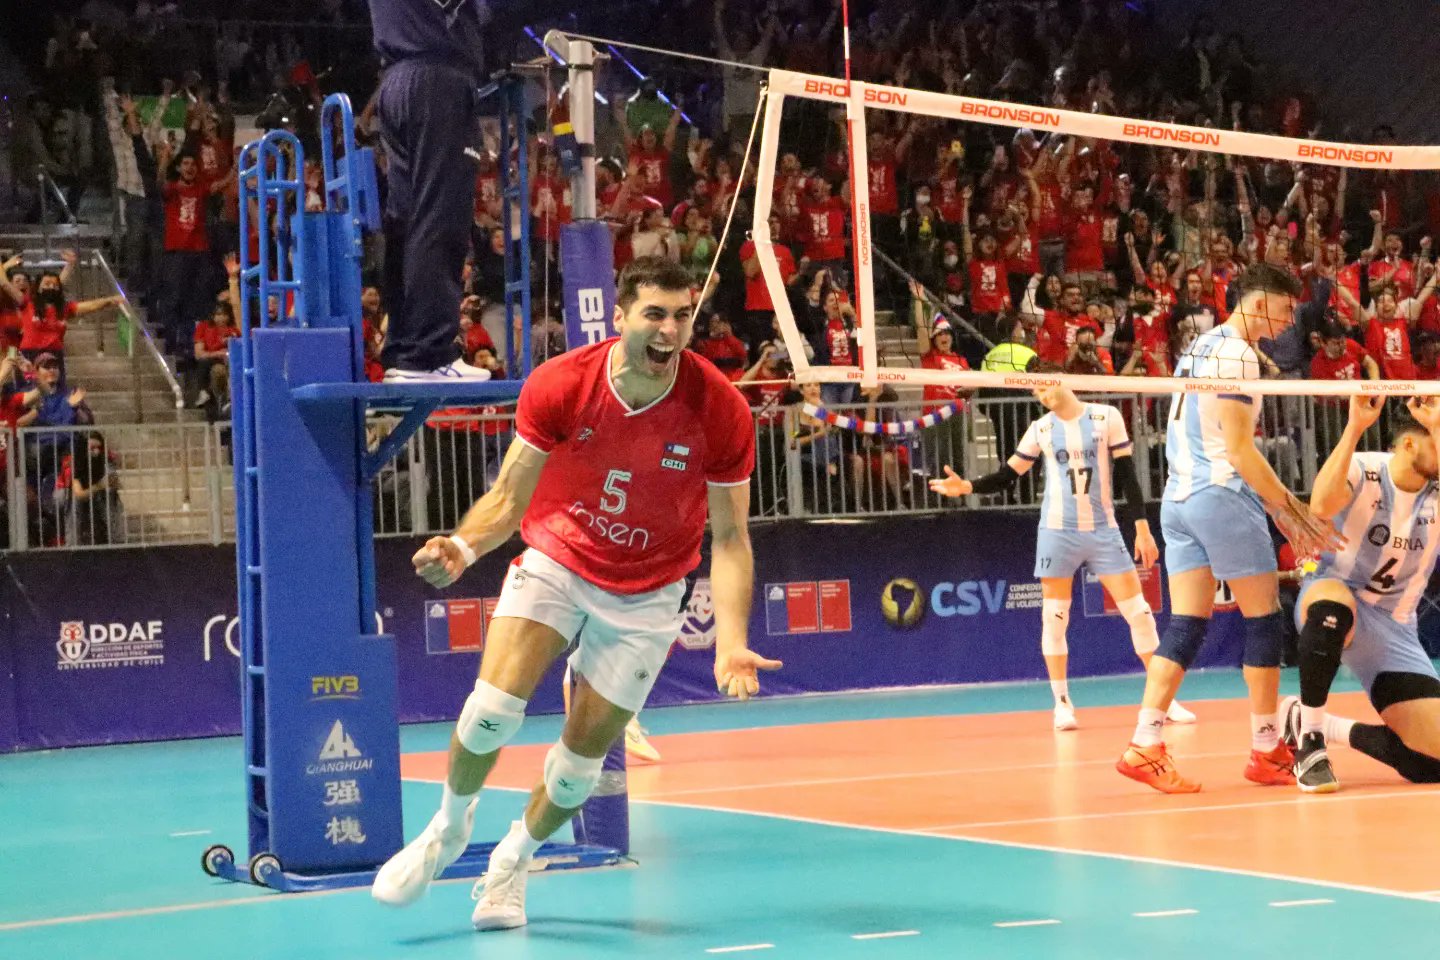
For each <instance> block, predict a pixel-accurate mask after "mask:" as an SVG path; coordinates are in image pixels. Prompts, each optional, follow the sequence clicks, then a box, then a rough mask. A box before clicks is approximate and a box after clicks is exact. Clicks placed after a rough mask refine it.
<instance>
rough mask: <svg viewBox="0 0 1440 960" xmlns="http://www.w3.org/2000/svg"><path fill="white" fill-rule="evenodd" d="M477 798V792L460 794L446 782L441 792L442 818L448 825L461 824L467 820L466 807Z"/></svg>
mask: <svg viewBox="0 0 1440 960" xmlns="http://www.w3.org/2000/svg"><path fill="white" fill-rule="evenodd" d="M474 799H475V794H473V793H471V794H458V793H456V792H455V791H454V790H451V789H450V784H449V783H446V784H445V788H444V790H443V791H441V793H440V820H441V822H442V823H443V824H445V825H446V826H457V827H458V826H460V825H461V824H463V823H464V822H465V808H466V807H468V806H470V801H471V800H474Z"/></svg>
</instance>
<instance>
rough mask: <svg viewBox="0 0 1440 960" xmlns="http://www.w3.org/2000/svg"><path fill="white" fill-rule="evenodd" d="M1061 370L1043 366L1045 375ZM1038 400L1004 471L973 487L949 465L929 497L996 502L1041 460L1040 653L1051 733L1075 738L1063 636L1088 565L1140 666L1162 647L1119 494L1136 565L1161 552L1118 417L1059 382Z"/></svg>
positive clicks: (1180, 717)
mask: <svg viewBox="0 0 1440 960" xmlns="http://www.w3.org/2000/svg"><path fill="white" fill-rule="evenodd" d="M1059 369H1060V368H1059V367H1057V366H1051V367H1050V368H1049V369H1047V368H1046V367H1043V366H1042V367H1041V368H1040V372H1050V373H1053V372H1058V371H1059ZM1034 393H1035V399H1037V400H1039V401H1040V403H1041V405H1042V406H1044V407H1045V409H1046V410H1048V411H1049V412H1048V413H1046V414H1045V415H1044V416H1043V417H1041V418H1040V419H1038V420H1034V421H1031V423H1030V426H1029V428H1028V429H1026V431H1025V436H1024V437H1022V438H1021V440H1020V445H1019V446H1018V447H1017V448H1016V450H1015V453H1014V454H1013V455H1012V456H1011V457H1010V460H1009V462H1008V463H1006V465H1005V466H1003V467H1001V468H1000V469H999V470H998V471H996V472H995V473H992V474H988V475H986V476H983V477H979V478H977V479H975V480H973V481H971V480H965V479H962V478H961V477H960V476H959V475H957V474H956V473H955V471H954V470H952V469H951V468H950V467H948V466H947V467H946V468H945V477H944V479H938V478H937V479H934V480H931V481H930V489H931V490H934V491H935V492H936V493H942V494H945V495H946V496H951V497H963V496H967V495H969V494H971V493H981V494H985V493H998V492H1000V491H1001V490H1004V489H1006V488H1007V487H1009V486H1010V485H1011V484H1013V483H1015V482H1016V481H1017V480H1019V479H1020V477H1021V476H1023V475H1024V474H1025V473H1027V472H1028V471H1029V470H1030V468H1031V467H1033V466H1034V465H1035V464H1036V463H1037V462H1040V461H1042V460H1043V461H1044V467H1043V469H1044V471H1045V474H1044V475H1045V493H1044V499H1043V502H1042V503H1041V506H1040V532H1039V536H1038V537H1037V539H1036V544H1035V576H1036V578H1038V579H1039V581H1040V591H1041V597H1042V600H1041V621H1040V652H1041V653H1042V654H1043V655H1044V657H1045V669H1046V671H1047V672H1048V673H1049V675H1050V690H1051V692H1052V693H1053V694H1054V696H1055V711H1054V723H1055V729H1056V730H1074V729H1075V728H1076V727H1078V726H1079V723H1078V721H1077V720H1076V719H1075V705H1074V704H1073V703H1072V702H1071V700H1070V690H1069V681H1068V677H1067V672H1068V668H1069V660H1070V648H1069V645H1068V642H1067V641H1066V638H1065V632H1066V628H1067V627H1068V626H1069V625H1070V597H1071V587H1072V584H1073V582H1074V580H1075V571H1076V570H1078V569H1080V567H1081V565H1082V564H1083V565H1086V566H1088V567H1089V568H1090V570H1091V572H1092V573H1094V574H1095V575H1096V576H1098V577H1099V578H1100V583H1101V584H1102V585H1103V586H1104V587H1105V589H1106V590H1107V591H1108V592H1109V594H1110V596H1111V597H1112V598H1113V599H1114V600H1115V605H1116V607H1117V608H1118V609H1119V611H1120V615H1121V616H1123V617H1124V618H1125V622H1126V623H1128V624H1129V626H1130V642H1131V644H1132V645H1133V646H1134V648H1135V653H1136V654H1138V655H1139V657H1140V660H1141V662H1142V663H1146V664H1148V663H1149V662H1150V656H1151V654H1153V653H1154V652H1155V648H1156V647H1158V646H1159V645H1160V636H1159V634H1158V633H1157V632H1156V630H1155V616H1154V614H1153V613H1152V612H1151V611H1150V604H1149V603H1148V602H1147V601H1146V600H1145V594H1144V592H1143V591H1142V590H1141V587H1140V577H1139V574H1138V573H1137V572H1136V570H1135V561H1134V560H1132V559H1131V558H1130V553H1129V552H1128V551H1127V550H1126V549H1125V540H1124V538H1122V537H1121V536H1120V527H1119V525H1118V524H1117V523H1116V522H1115V515H1116V508H1115V490H1116V489H1117V488H1118V489H1119V490H1120V491H1121V492H1123V493H1124V494H1125V505H1124V507H1122V508H1121V509H1120V511H1119V512H1120V515H1121V516H1122V518H1123V519H1124V520H1125V521H1126V522H1127V523H1131V524H1133V525H1134V528H1135V557H1136V558H1137V559H1139V560H1140V562H1141V563H1142V564H1144V566H1145V568H1146V569H1147V570H1148V569H1149V568H1150V567H1151V566H1153V565H1154V563H1155V561H1156V560H1157V559H1158V558H1159V556H1160V550H1159V548H1158V547H1157V546H1156V545H1155V537H1154V536H1153V535H1152V534H1151V533H1150V523H1149V521H1147V520H1146V519H1145V499H1144V497H1143V495H1142V494H1141V492H1140V485H1139V483H1138V482H1137V481H1136V479H1135V469H1134V467H1133V466H1132V464H1131V458H1130V453H1131V445H1130V436H1129V434H1128V433H1127V432H1126V430H1125V418H1124V417H1123V416H1122V415H1121V413H1120V411H1119V410H1116V409H1115V408H1114V407H1111V406H1107V405H1105V404H1101V403H1082V402H1081V401H1080V399H1079V398H1078V397H1076V396H1075V394H1074V393H1072V392H1071V391H1070V389H1069V388H1068V387H1065V386H1063V385H1061V384H1060V383H1059V381H1058V380H1057V382H1056V385H1055V386H1050V387H1045V388H1043V389H1040V390H1036V391H1034ZM1167 719H1169V720H1170V721H1171V722H1174V723H1194V722H1195V714H1193V713H1191V712H1190V711H1189V710H1186V709H1185V708H1184V707H1183V706H1181V705H1180V704H1179V703H1178V702H1172V703H1171V704H1170V709H1169V715H1168V717H1167Z"/></svg>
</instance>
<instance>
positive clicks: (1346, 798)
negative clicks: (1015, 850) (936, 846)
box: [925, 790, 1440, 830]
mask: <svg viewBox="0 0 1440 960" xmlns="http://www.w3.org/2000/svg"><path fill="white" fill-rule="evenodd" d="M1435 795H1440V790H1404V791H1401V790H1397V791H1395V792H1394V793H1362V794H1355V793H1349V794H1341V795H1340V796H1338V797H1327V798H1325V800H1324V801H1323V802H1324V803H1325V805H1326V806H1330V805H1331V804H1335V803H1360V802H1362V801H1366V800H1400V799H1408V798H1410V797H1424V796H1435ZM1313 802H1314V801H1312V800H1310V799H1309V798H1308V797H1305V796H1303V795H1301V796H1296V797H1292V798H1291V799H1289V800H1255V801H1253V802H1250V803H1215V804H1211V805H1209V806H1204V805H1196V806H1190V807H1162V808H1156V809H1154V810H1116V811H1111V812H1108V813H1071V814H1065V815H1063V816H1059V817H1030V818H1027V819H1023V820H978V821H971V822H967V823H942V824H938V825H936V826H932V827H926V828H925V829H926V830H979V829H981V828H985V827H1020V826H1026V825H1028V824H1035V823H1067V822H1070V821H1074V820H1111V819H1115V818H1117V817H1158V816H1172V815H1174V814H1181V813H1208V812H1209V811H1211V810H1250V809H1255V808H1258V807H1293V806H1296V805H1298V804H1302V803H1313Z"/></svg>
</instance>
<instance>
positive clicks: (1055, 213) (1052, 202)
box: [1035, 180, 1065, 240]
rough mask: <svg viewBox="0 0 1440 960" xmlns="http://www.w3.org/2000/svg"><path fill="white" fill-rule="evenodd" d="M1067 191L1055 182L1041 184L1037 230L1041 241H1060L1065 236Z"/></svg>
mask: <svg viewBox="0 0 1440 960" xmlns="http://www.w3.org/2000/svg"><path fill="white" fill-rule="evenodd" d="M1064 203H1065V191H1064V189H1063V188H1062V187H1061V186H1060V184H1058V183H1056V182H1055V181H1054V180H1045V181H1042V182H1041V183H1040V219H1039V222H1037V223H1036V224H1035V230H1036V232H1037V233H1039V235H1040V239H1041V240H1058V239H1060V238H1061V237H1063V236H1064V235H1065V214H1064V210H1065V207H1064Z"/></svg>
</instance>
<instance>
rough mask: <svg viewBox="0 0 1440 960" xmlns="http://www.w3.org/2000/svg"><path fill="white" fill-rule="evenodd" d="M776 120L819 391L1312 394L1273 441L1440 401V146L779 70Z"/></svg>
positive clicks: (769, 244)
mask: <svg viewBox="0 0 1440 960" xmlns="http://www.w3.org/2000/svg"><path fill="white" fill-rule="evenodd" d="M765 110H766V113H765V117H764V123H763V129H762V136H761V141H760V150H759V157H758V182H757V188H756V202H755V207H754V222H753V227H752V231H753V232H752V238H753V239H754V241H755V243H756V252H757V254H758V258H759V262H760V267H761V272H762V274H763V276H764V279H765V282H766V285H767V286H768V288H769V290H770V292H771V298H772V300H773V301H774V303H775V305H776V315H777V323H778V326H779V329H780V333H781V335H782V338H783V340H784V343H785V348H786V351H787V353H788V354H789V356H790V358H791V359H792V361H793V363H794V369H795V376H796V379H797V380H799V381H801V382H807V381H810V382H821V383H831V384H847V383H851V384H853V383H862V384H863V385H864V386H867V387H872V388H873V387H875V386H877V385H880V384H891V385H895V386H897V387H902V388H903V387H906V386H910V387H917V388H924V389H925V391H926V392H925V396H926V398H927V399H931V398H937V397H940V396H942V395H943V394H944V393H945V392H946V391H950V392H951V393H952V395H953V393H954V392H955V391H961V390H965V391H968V390H973V389H976V388H1001V389H1006V388H1008V389H1010V390H1019V389H1028V388H1032V387H1035V386H1041V385H1044V384H1047V383H1054V382H1062V383H1065V384H1066V385H1068V386H1070V387H1072V388H1074V389H1078V390H1085V391H1106V392H1110V393H1117V394H1122V395H1129V396H1134V395H1137V394H1170V393H1186V392H1205V393H1212V392H1225V391H1229V392H1243V393H1246V394H1260V395H1288V396H1290V397H1294V398H1297V400H1295V401H1293V402H1287V403H1286V404H1283V405H1282V404H1280V403H1278V402H1271V403H1268V404H1267V406H1266V410H1267V414H1268V415H1269V417H1270V420H1271V422H1272V426H1273V427H1274V430H1272V432H1271V434H1270V435H1271V436H1272V437H1273V436H1279V435H1280V434H1283V433H1284V427H1283V426H1282V425H1283V424H1286V423H1296V424H1299V423H1302V422H1303V423H1306V424H1310V423H1311V422H1313V421H1315V420H1317V419H1320V418H1323V416H1325V415H1326V413H1327V411H1329V410H1332V409H1338V410H1340V411H1341V412H1342V413H1343V409H1344V407H1343V403H1344V400H1343V398H1344V397H1345V396H1347V395H1351V394H1357V393H1382V394H1395V395H1412V394H1440V381H1437V380H1435V379H1432V378H1434V377H1440V371H1437V364H1436V360H1437V356H1440V309H1437V306H1440V305H1437V303H1436V298H1434V297H1432V296H1431V294H1432V293H1433V291H1434V278H1435V271H1434V266H1433V263H1432V262H1431V260H1430V253H1431V245H1430V240H1429V236H1428V228H1427V226H1426V219H1427V211H1428V209H1429V207H1428V206H1427V204H1426V198H1427V196H1428V195H1427V193H1426V190H1427V189H1428V188H1429V187H1430V186H1431V179H1430V178H1431V173H1430V172H1429V171H1433V170H1435V169H1440V148H1433V147H1414V146H1399V145H1354V144H1338V143H1325V142H1320V141H1312V140H1300V139H1290V138H1284V137H1278V136H1273V135H1267V134H1258V133H1252V132H1248V131H1245V130H1243V129H1240V127H1241V126H1243V124H1242V123H1241V122H1240V118H1238V117H1236V118H1235V120H1236V122H1235V127H1236V128H1235V129H1224V130H1221V129H1214V128H1210V127H1191V126H1185V125H1182V124H1175V123H1162V122H1155V121H1141V120H1131V119H1126V118H1124V117H1118V116H1110V115H1102V114H1099V113H1085V112H1078V111H1071V110H1065V109H1058V108H1050V107H1032V106H1026V105H1020V104H1013V103H1002V102H997V101H988V100H979V99H974V98H969V97H961V96H953V95H948V94H941V93H935V92H929V91H921V90H911V89H904V88H899V87H890V86H881V85H873V84H864V83H859V82H857V83H855V84H853V85H849V86H847V85H846V84H845V83H843V82H840V81H836V80H834V79H832V78H825V77H818V76H811V75H806V74H797V73H791V72H787V71H780V70H776V71H771V72H770V74H769V85H768V95H767V97H766V104H765ZM821 118H823V119H821ZM847 120H848V124H847ZM817 121H818V122H817ZM801 129H803V130H804V131H805V136H804V137H803V138H802V137H796V136H795V135H794V131H796V130H801ZM817 130H819V131H823V134H824V135H823V136H820V137H817V136H816V131H817ZM852 170H853V171H855V172H856V175H855V176H851V171H852ZM862 172H863V174H862ZM847 236H848V238H850V240H851V241H852V242H851V243H849V244H847V243H846V242H845V241H846V238H847ZM780 246H786V247H789V248H791V249H793V250H794V251H795V255H794V259H795V260H796V261H797V265H798V267H799V269H800V271H801V273H802V274H803V276H802V282H801V286H802V287H804V288H805V292H807V293H808V294H810V296H809V297H808V301H804V302H802V298H799V297H796V296H787V292H788V291H789V290H791V289H793V287H794V284H793V283H792V282H790V281H791V277H789V276H787V275H786V274H787V271H788V270H789V269H790V268H789V265H788V264H785V263H783V262H782V261H783V259H784V255H783V254H780V255H778V256H777V251H778V249H779V247H780ZM832 291H833V295H832ZM817 293H818V296H817ZM846 301H849V302H850V303H852V304H853V310H846V309H845V308H844V304H845V302H846ZM852 314H853V319H852ZM940 334H948V335H949V340H948V343H947V342H946V341H945V340H944V339H943V338H942V337H941V336H940ZM817 347H818V348H819V349H816V348H817ZM937 347H939V348H944V349H938V350H937V349H936V348H937ZM811 356H813V357H815V358H816V359H814V360H810V359H807V358H808V357H811ZM826 361H828V362H826ZM832 396H836V397H838V396H840V394H833V395H832ZM1305 397H1310V398H1312V399H1311V400H1305V401H1302V400H1300V399H1298V398H1305ZM1137 402H1144V401H1137ZM1326 449H1328V448H1326ZM1322 452H1323V450H1322ZM1297 455H1299V452H1298V451H1297Z"/></svg>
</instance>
